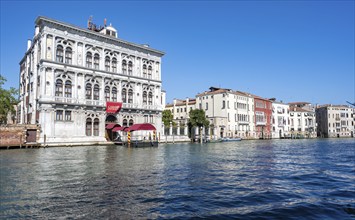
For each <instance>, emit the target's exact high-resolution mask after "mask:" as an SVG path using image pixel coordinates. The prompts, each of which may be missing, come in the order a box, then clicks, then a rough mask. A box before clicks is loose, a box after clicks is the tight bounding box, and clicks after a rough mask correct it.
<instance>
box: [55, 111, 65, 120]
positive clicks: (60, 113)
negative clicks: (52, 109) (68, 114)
mask: <svg viewBox="0 0 355 220" xmlns="http://www.w3.org/2000/svg"><path fill="white" fill-rule="evenodd" d="M55 120H56V121H63V110H57V111H56V116H55Z"/></svg>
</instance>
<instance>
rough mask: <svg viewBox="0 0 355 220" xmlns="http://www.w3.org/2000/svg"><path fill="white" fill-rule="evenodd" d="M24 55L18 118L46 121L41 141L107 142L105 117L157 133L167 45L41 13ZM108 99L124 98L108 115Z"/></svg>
mask: <svg viewBox="0 0 355 220" xmlns="http://www.w3.org/2000/svg"><path fill="white" fill-rule="evenodd" d="M35 24H36V28H35V36H34V38H33V40H31V41H29V42H28V48H27V52H26V53H25V56H24V58H23V59H22V60H21V62H20V67H21V68H20V100H21V102H20V104H19V106H18V107H19V108H18V111H19V117H18V119H19V123H23V124H24V123H26V124H38V125H40V126H41V134H40V142H41V143H45V142H46V143H65V142H68V143H83V142H87V143H93V142H105V141H107V140H109V139H110V138H112V137H110V135H109V134H108V133H110V132H108V131H107V126H106V125H107V123H117V124H119V125H121V126H130V125H132V124H136V123H145V122H147V123H151V124H153V125H154V126H155V127H156V129H157V133H160V132H161V131H160V129H161V113H162V110H163V107H164V102H163V101H164V100H163V99H164V95H163V94H162V81H161V58H162V56H163V55H164V53H163V52H161V51H158V50H155V49H152V48H150V47H149V46H147V45H138V44H134V43H130V42H127V41H124V40H121V39H119V38H117V35H118V33H117V30H116V29H115V28H113V27H112V26H106V25H104V26H103V27H100V28H96V26H93V24H92V23H91V21H89V24H88V29H85V28H79V27H77V26H74V25H71V24H67V23H63V22H60V21H56V20H53V19H50V18H46V17H38V18H37V20H36V22H35ZM107 102H113V103H120V107H121V109H120V111H119V112H115V113H113V114H109V113H107V111H106V108H107Z"/></svg>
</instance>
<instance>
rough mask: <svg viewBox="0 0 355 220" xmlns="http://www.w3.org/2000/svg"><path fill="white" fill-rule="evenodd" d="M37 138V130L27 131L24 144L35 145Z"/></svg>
mask: <svg viewBox="0 0 355 220" xmlns="http://www.w3.org/2000/svg"><path fill="white" fill-rule="evenodd" d="M36 137H37V130H36V129H28V130H27V132H26V142H27V143H35V142H37V140H36Z"/></svg>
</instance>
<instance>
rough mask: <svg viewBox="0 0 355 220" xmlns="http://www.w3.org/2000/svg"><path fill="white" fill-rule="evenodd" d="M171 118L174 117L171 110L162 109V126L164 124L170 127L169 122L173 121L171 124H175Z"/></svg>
mask: <svg viewBox="0 0 355 220" xmlns="http://www.w3.org/2000/svg"><path fill="white" fill-rule="evenodd" d="M173 118H174V116H173V114H171V111H170V110H164V111H163V118H162V120H163V123H164V126H165V127H166V128H167V127H170V122H171V123H173V124H175V123H174V122H173Z"/></svg>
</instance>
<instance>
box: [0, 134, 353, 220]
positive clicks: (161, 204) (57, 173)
mask: <svg viewBox="0 0 355 220" xmlns="http://www.w3.org/2000/svg"><path fill="white" fill-rule="evenodd" d="M0 161H1V164H0V165H1V166H0V175H1V178H0V187H1V189H0V193H1V195H0V196H1V206H0V218H1V219H8V218H26V219H33V218H40V219H43V218H45V219H58V218H74V219H78V218H85V219H172V218H173V219H174V218H175V219H186V218H203V219H217V218H218V219H221V218H225V219H246V218H247V219H253V218H257V219H260V218H264V219H291V218H293V219H302V218H303V219H355V141H354V139H329V140H325V139H324V140H275V141H241V142H229V143H215V144H214V143H210V144H204V145H200V144H174V145H173V144H170V145H164V144H161V145H160V146H159V147H158V148H134V149H129V148H125V147H121V146H90V147H71V148H68V147H63V148H60V147H58V148H45V149H19V150H2V151H0Z"/></svg>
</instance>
